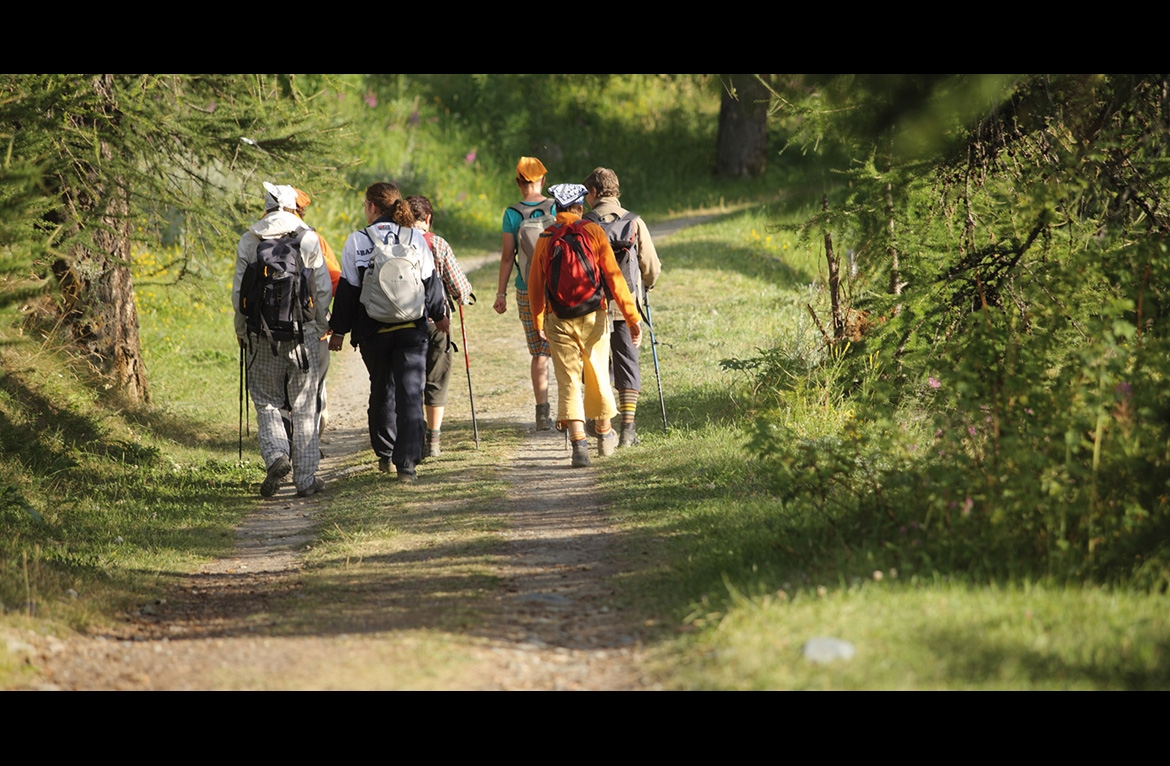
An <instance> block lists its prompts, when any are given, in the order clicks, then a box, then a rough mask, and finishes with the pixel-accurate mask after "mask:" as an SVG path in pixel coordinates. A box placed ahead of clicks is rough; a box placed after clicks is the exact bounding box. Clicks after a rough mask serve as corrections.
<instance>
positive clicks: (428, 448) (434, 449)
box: [423, 429, 443, 457]
mask: <svg viewBox="0 0 1170 766" xmlns="http://www.w3.org/2000/svg"><path fill="white" fill-rule="evenodd" d="M442 454H443V451H442V450H441V449H439V435H438V434H435V435H434V436H431V432H430V429H428V430H427V433H426V442H425V443H424V444H423V457H438V456H439V455H442Z"/></svg>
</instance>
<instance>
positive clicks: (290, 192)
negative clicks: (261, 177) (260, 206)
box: [264, 181, 297, 210]
mask: <svg viewBox="0 0 1170 766" xmlns="http://www.w3.org/2000/svg"><path fill="white" fill-rule="evenodd" d="M264 191H265V194H264V209H265V210H275V209H277V208H284V207H287V208H290V209H295V208H296V206H297V190H296V189H294V188H292V187H291V186H277V185H276V184H270V183H268V182H267V181H265V182H264Z"/></svg>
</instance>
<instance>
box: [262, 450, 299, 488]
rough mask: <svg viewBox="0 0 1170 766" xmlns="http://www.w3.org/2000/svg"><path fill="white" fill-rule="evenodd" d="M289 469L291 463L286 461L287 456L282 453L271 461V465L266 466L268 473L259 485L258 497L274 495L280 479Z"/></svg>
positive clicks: (286, 474) (287, 473)
mask: <svg viewBox="0 0 1170 766" xmlns="http://www.w3.org/2000/svg"><path fill="white" fill-rule="evenodd" d="M291 471H292V463H290V462H288V458H286V457H285V456H284V455H281V456H280V457H278V458H277V459H276V460H274V461H272V465H270V466H268V474H267V475H266V476H265V477H264V483H263V484H261V485H260V497H272V496H273V495H275V494H276V490H278V489H280V484H281V481H282V480H283V479H284V477H285V476H288V475H289V473H290V472H291Z"/></svg>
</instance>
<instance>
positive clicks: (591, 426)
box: [585, 418, 600, 438]
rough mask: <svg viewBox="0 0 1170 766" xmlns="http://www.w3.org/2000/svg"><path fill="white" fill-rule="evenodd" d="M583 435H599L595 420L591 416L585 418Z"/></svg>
mask: <svg viewBox="0 0 1170 766" xmlns="http://www.w3.org/2000/svg"><path fill="white" fill-rule="evenodd" d="M585 435H586V436H590V437H593V438H597V437H598V436H600V434H598V433H597V421H596V420H594V419H593V418H586V420H585Z"/></svg>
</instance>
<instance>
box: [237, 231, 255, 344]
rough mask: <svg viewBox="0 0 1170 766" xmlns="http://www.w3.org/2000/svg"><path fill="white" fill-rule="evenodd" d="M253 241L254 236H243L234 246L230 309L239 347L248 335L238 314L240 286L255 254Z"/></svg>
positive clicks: (241, 315) (244, 321) (245, 325)
mask: <svg viewBox="0 0 1170 766" xmlns="http://www.w3.org/2000/svg"><path fill="white" fill-rule="evenodd" d="M254 239H255V237H254V236H250V235H249V234H245V235H244V236H243V237H241V238H240V242H239V244H238V245H236V275H235V278H234V279H232V309H233V311H235V315H236V316H235V327H236V339H237V341H238V342H239V344H240V345H241V346H243V345H244V338H245V336H247V334H248V320H247V318H246V317H245V316H244V315H243V314H242V313H240V284H241V283H242V282H243V281H244V272H245V271H247V269H248V265H249V263H250V261H251V258H252V257H253V254H254V252H255V251H254V249H253V248H252V243H253V240H254Z"/></svg>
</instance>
